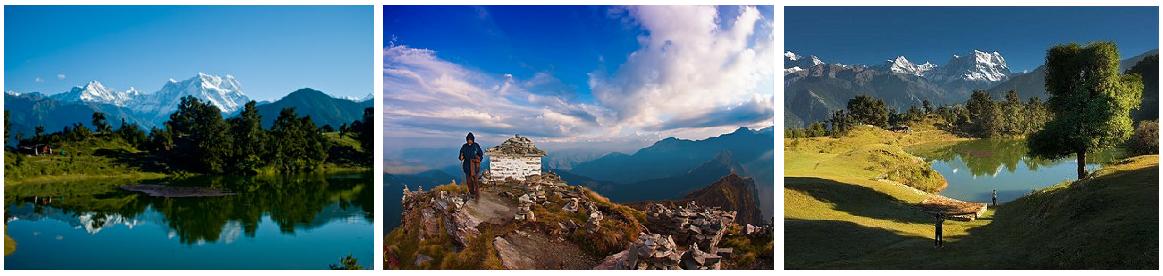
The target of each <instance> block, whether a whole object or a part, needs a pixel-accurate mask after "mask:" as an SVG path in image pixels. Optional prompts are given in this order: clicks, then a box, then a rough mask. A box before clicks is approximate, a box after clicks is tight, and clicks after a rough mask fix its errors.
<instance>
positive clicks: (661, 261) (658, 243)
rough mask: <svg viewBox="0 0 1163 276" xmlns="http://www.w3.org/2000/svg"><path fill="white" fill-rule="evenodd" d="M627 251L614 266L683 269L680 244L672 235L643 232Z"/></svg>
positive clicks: (621, 267)
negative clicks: (676, 243) (676, 242)
mask: <svg viewBox="0 0 1163 276" xmlns="http://www.w3.org/2000/svg"><path fill="white" fill-rule="evenodd" d="M627 253H628V254H625V255H624V259H622V260H620V262H618V264H617V265H616V266H615V267H614V268H615V269H637V270H648V269H649V270H660V269H661V270H677V269H682V267H681V266H679V265H680V263H681V260H682V253H680V252H679V251H678V246H677V245H675V243H674V239H672V238H671V237H670V236H663V235H659V234H646V233H641V234H639V235H638V240H637V241H635V242H634V244H633V245H631V246H630V249H629V250H628V252H627Z"/></svg>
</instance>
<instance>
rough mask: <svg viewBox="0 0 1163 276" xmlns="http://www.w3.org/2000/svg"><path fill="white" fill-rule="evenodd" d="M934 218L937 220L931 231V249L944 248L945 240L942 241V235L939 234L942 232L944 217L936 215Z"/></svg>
mask: <svg viewBox="0 0 1163 276" xmlns="http://www.w3.org/2000/svg"><path fill="white" fill-rule="evenodd" d="M934 217H935V218H936V219H937V222H936V225H935V226H934V229H933V230H934V231H933V232H934V233H933V247H935V248H942V247H945V239H943V238H942V237H941V236H943V234H944V233H941V232H942V230H944V229H942V228H944V224H945V215H943V214H940V215H936V216H934Z"/></svg>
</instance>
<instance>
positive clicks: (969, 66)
mask: <svg viewBox="0 0 1163 276" xmlns="http://www.w3.org/2000/svg"><path fill="white" fill-rule="evenodd" d="M1011 74H1012V72H1010V67H1009V65H1006V59H1005V58H1004V57H1002V56H1001V53H998V52H991V53H987V52H983V51H980V50H973V52H972V53H970V54H969V55H965V56H961V55H953V57H952V58H950V59H949V62H948V63H946V64H945V66H942V67H941V68H940V69H939V70H938V71H937V72H934V74H933V76H932V78H933V79H934V80H938V81H946V82H948V81H970V82H988V83H993V82H1000V81H1004V80H1007V79H1009V77H1010V75H1011Z"/></svg>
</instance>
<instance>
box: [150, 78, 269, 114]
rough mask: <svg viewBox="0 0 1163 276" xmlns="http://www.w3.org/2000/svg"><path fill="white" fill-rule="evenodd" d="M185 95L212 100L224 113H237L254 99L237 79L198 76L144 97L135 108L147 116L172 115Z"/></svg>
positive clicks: (166, 86) (168, 84)
mask: <svg viewBox="0 0 1163 276" xmlns="http://www.w3.org/2000/svg"><path fill="white" fill-rule="evenodd" d="M185 96H194V97H196V98H198V99H199V100H202V101H208V102H210V104H211V105H214V106H215V107H217V108H218V110H221V111H222V113H233V112H235V111H237V110H239V109H241V108H242V106H243V105H245V104H246V102H248V101H250V98H248V97H247V96H246V94H243V92H242V86H241V85H239V83H238V80H235V79H234V76H231V75H226V76H225V77H219V76H215V75H210V74H205V73H198V75H197V76H194V77H193V78H190V79H187V80H183V81H175V80H173V79H171V80H169V81H168V82H166V84H165V85H164V86H162V89H161V90H158V91H157V92H154V93H152V94H148V95H143V96H142V97H140V98H139V99H140V100H139V101H137V102H135V105H134V106H132V107H131V108H133V109H135V110H136V111H139V112H143V113H152V114H159V115H161V116H168V115H169V114H170V113H173V112H174V111H175V110H177V108H178V104H179V103H181V100H182V97H185Z"/></svg>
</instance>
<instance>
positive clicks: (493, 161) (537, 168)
mask: <svg viewBox="0 0 1163 276" xmlns="http://www.w3.org/2000/svg"><path fill="white" fill-rule="evenodd" d="M485 153H486V154H487V155H488V157H489V173H488V177H489V179H487V180H490V181H500V180H505V179H506V178H509V177H512V178H513V179H516V180H521V181H524V180H525V177H526V176H530V175H540V174H541V157H544V156H545V151H543V150H541V149H538V148H537V146H535V145H533V141H532V140H529V138H527V137H521V136H520V135H514V136H513V138H509V139H508V140H505V142H504V143H501V145H499V146H495V147H491V148H489V149H488V150H486V151H485Z"/></svg>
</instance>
